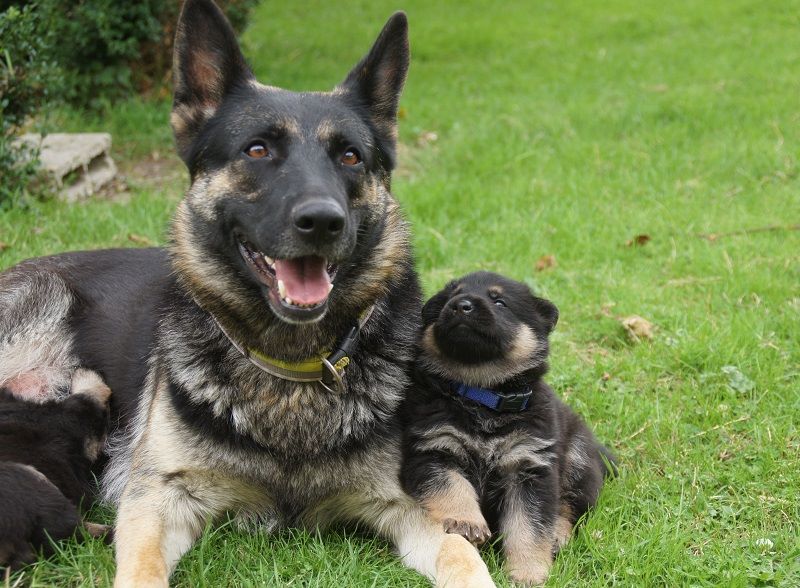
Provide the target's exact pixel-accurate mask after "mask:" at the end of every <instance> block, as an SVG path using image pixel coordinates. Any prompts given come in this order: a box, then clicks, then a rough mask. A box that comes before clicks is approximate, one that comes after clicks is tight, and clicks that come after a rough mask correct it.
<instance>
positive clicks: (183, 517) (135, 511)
mask: <svg viewBox="0 0 800 588" xmlns="http://www.w3.org/2000/svg"><path fill="white" fill-rule="evenodd" d="M202 528H203V517H202V516H200V513H198V512H197V511H196V509H193V508H191V505H190V504H189V503H188V501H187V499H186V498H185V497H184V498H181V497H180V495H179V494H178V493H176V492H175V490H174V489H172V488H169V487H168V485H167V484H165V483H163V482H160V481H159V478H157V477H156V476H152V477H139V476H135V475H134V474H132V477H131V480H130V482H129V483H128V486H127V488H126V490H125V493H124V494H123V496H122V500H121V502H120V507H119V512H118V514H117V524H116V528H115V531H114V542H115V544H116V556H117V573H116V576H115V578H114V586H115V587H116V588H128V587H134V586H136V587H142V586H145V587H156V586H158V587H164V586H168V584H169V576H170V574H171V573H172V570H173V569H174V567H175V565H176V564H177V562H178V560H179V559H180V557H181V555H183V554H184V553H185V552H186V551H187V550H188V549H189V548H190V547H191V546H192V544H193V543H194V541H195V539H197V537H198V535H199V534H200V532H201V531H202Z"/></svg>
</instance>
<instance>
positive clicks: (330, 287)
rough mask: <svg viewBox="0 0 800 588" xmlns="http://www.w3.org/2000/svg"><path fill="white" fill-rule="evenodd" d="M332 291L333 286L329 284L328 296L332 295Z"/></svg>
mask: <svg viewBox="0 0 800 588" xmlns="http://www.w3.org/2000/svg"><path fill="white" fill-rule="evenodd" d="M331 290H333V284H328V294H330V293H331Z"/></svg>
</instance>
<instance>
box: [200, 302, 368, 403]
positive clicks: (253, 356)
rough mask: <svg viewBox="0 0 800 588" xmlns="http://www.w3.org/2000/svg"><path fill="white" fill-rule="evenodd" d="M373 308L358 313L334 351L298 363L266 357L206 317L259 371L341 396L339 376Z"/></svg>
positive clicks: (340, 378)
mask: <svg viewBox="0 0 800 588" xmlns="http://www.w3.org/2000/svg"><path fill="white" fill-rule="evenodd" d="M374 309H375V306H374V305H373V306H370V307H369V308H368V309H367V310H366V311H364V312H363V313H362V314H361V317H360V318H359V320H358V323H357V324H356V325H354V326H353V327H351V328H350V330H349V331H348V332H347V334H346V335H345V336H344V337H342V339H341V340H340V341H339V344H338V345H337V346H336V348H335V349H334V350H333V351H327V350H325V351H322V352H321V353H320V355H319V357H311V358H309V359H304V360H302V361H297V362H291V361H284V360H281V359H276V358H274V357H269V356H268V355H265V354H264V353H262V352H261V351H259V350H258V349H253V348H250V347H244V346H242V345H241V344H239V343H238V342H237V341H236V340H235V339H234V338H233V337H231V336H230V335H229V334H228V331H226V330H225V327H223V326H222V323H220V322H219V320H217V317H215V316H214V315H213V314H211V313H209V314H211V317H212V318H213V319H214V322H215V323H216V324H217V326H218V327H219V329H220V331H222V334H223V335H225V337H226V338H227V339H228V341H230V342H231V345H233V346H234V347H235V348H236V349H237V350H238V351H239V353H241V354H242V355H243V356H244V357H245V358H246V359H247V360H248V361H249V362H250V363H252V364H253V365H254V366H256V367H257V368H259V369H260V370H262V371H264V372H266V373H268V374H270V375H272V376H275V377H276V378H281V379H283V380H289V381H291V382H319V383H320V384H321V385H322V386H323V387H324V388H325V389H327V390H329V391H330V392H337V393H341V392H343V391H344V384H343V382H342V377H343V376H344V371H345V368H347V366H348V365H349V364H350V357H351V354H352V353H353V350H354V349H355V347H356V345H357V343H358V335H359V333H360V332H361V328H362V327H363V326H364V325H365V324H366V322H367V321H368V320H369V317H370V316H372V311H373V310H374Z"/></svg>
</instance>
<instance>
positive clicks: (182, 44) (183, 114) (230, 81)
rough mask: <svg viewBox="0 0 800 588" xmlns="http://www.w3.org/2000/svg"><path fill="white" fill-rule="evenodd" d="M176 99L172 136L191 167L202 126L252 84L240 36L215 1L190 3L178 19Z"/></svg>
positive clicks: (174, 67)
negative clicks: (243, 85)
mask: <svg viewBox="0 0 800 588" xmlns="http://www.w3.org/2000/svg"><path fill="white" fill-rule="evenodd" d="M172 75H173V81H174V85H175V96H174V99H173V102H172V117H171V122H172V130H173V132H174V133H175V141H176V143H177V145H178V154H179V155H180V156H181V158H183V160H184V161H185V162H186V163H187V164H188V163H189V161H188V160H189V158H190V156H191V145H192V142H193V141H194V139H195V137H196V136H197V134H198V133H199V131H200V129H202V128H203V125H204V124H205V123H206V122H207V121H208V120H209V119H210V118H211V117H212V116H214V113H215V112H216V111H217V108H219V106H220V104H221V103H222V100H223V99H224V98H225V96H226V95H227V94H228V93H229V92H230V91H231V90H232V89H233V88H234V87H236V85H237V84H241V83H243V82H246V81H248V80H251V79H253V74H252V72H251V71H250V68H249V67H248V66H247V63H246V62H245V60H244V56H242V52H241V50H240V49H239V43H238V42H237V41H236V34H235V33H234V32H233V29H232V28H231V25H230V24H229V23H228V20H227V19H226V18H225V15H224V14H223V13H222V11H221V10H220V9H219V8H217V5H216V4H214V2H212V0H186V2H185V3H184V5H183V9H182V10H181V15H180V17H179V18H178V27H177V32H176V33H175V51H174V54H173V58H172Z"/></svg>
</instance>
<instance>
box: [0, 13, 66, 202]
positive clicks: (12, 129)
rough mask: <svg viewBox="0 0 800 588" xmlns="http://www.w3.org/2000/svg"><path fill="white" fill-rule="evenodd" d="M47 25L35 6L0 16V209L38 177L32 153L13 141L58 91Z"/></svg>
mask: <svg viewBox="0 0 800 588" xmlns="http://www.w3.org/2000/svg"><path fill="white" fill-rule="evenodd" d="M46 24H47V23H46V22H45V21H44V19H43V16H42V14H41V13H39V12H38V11H37V10H36V7H35V6H34V5H31V6H26V7H23V8H17V7H15V6H11V7H7V8H6V10H4V11H3V12H2V13H0V176H2V181H0V208H3V207H6V206H8V205H9V204H10V203H13V202H16V201H19V200H20V199H21V198H22V197H24V195H25V193H26V189H27V186H28V185H29V182H30V180H31V179H32V178H33V177H34V176H35V175H36V169H37V163H36V158H35V153H32V152H30V149H29V148H26V147H21V146H15V145H14V143H13V140H14V137H15V136H16V135H17V134H19V131H20V130H21V129H22V128H23V127H24V126H25V125H26V124H28V123H29V122H30V119H31V117H33V116H35V115H36V114H38V113H39V111H40V109H41V108H42V106H43V105H44V104H46V103H48V102H51V101H52V99H53V96H55V95H58V94H59V89H60V87H61V86H60V79H61V78H60V73H59V69H58V67H57V65H56V64H55V63H54V61H53V59H52V54H53V37H52V35H51V34H50V33H48V32H46V31H47V29H48V27H47V26H46Z"/></svg>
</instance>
